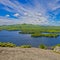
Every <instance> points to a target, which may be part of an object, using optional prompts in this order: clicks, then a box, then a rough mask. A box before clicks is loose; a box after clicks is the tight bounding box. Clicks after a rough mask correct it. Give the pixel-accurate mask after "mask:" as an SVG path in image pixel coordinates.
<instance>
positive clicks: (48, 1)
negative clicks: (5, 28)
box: [0, 0, 60, 25]
mask: <svg viewBox="0 0 60 60" xmlns="http://www.w3.org/2000/svg"><path fill="white" fill-rule="evenodd" d="M21 23H27V24H39V25H60V0H0V25H8V24H21Z"/></svg>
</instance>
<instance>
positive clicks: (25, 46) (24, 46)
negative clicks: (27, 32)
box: [20, 45, 31, 48]
mask: <svg viewBox="0 0 60 60" xmlns="http://www.w3.org/2000/svg"><path fill="white" fill-rule="evenodd" d="M20 47H21V48H31V45H22V46H20Z"/></svg>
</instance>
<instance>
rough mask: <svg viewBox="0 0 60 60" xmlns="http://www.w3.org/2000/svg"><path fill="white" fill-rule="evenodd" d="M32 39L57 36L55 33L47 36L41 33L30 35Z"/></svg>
mask: <svg viewBox="0 0 60 60" xmlns="http://www.w3.org/2000/svg"><path fill="white" fill-rule="evenodd" d="M31 36H32V37H58V36H59V35H58V34H56V33H48V34H42V33H35V34H31Z"/></svg>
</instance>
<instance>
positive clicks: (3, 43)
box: [0, 42, 16, 47]
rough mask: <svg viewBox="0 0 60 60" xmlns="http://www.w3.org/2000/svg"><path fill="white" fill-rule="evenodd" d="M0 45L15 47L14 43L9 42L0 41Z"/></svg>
mask: <svg viewBox="0 0 60 60" xmlns="http://www.w3.org/2000/svg"><path fill="white" fill-rule="evenodd" d="M0 47H16V45H15V44H13V43H10V42H0Z"/></svg>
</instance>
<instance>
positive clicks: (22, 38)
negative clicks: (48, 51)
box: [0, 30, 60, 47]
mask: <svg viewBox="0 0 60 60" xmlns="http://www.w3.org/2000/svg"><path fill="white" fill-rule="evenodd" d="M0 42H12V43H14V44H16V45H17V46H19V45H25V44H28V45H32V46H33V47H38V46H39V45H40V44H45V45H46V46H54V45H56V44H60V36H58V37H57V38H49V37H38V38H34V37H31V35H30V34H19V31H5V30H3V31H0Z"/></svg>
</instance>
